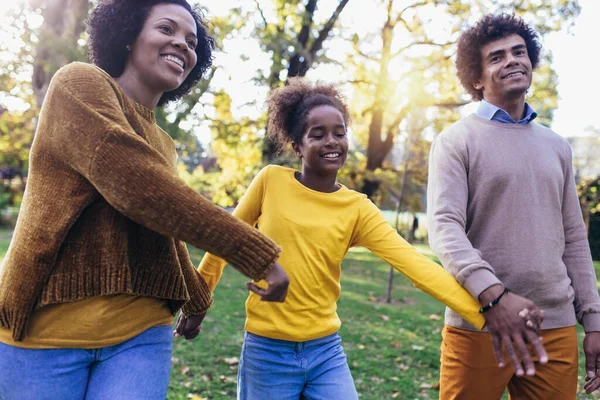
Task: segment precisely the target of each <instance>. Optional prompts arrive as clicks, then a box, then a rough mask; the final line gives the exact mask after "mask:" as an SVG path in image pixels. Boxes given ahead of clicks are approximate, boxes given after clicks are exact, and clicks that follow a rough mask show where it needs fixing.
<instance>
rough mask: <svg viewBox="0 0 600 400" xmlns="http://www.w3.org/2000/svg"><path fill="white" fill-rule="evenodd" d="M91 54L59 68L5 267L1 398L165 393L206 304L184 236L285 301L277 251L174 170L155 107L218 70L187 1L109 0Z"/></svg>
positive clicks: (0, 311) (96, 15)
mask: <svg viewBox="0 0 600 400" xmlns="http://www.w3.org/2000/svg"><path fill="white" fill-rule="evenodd" d="M89 32H90V40H89V48H90V52H91V56H92V60H93V61H94V63H95V64H96V65H90V64H83V63H73V64H70V65H68V66H66V67H64V68H62V69H61V70H59V71H58V72H57V73H56V75H55V76H54V78H53V80H52V83H51V85H50V88H49V90H48V94H47V96H46V99H45V101H44V106H43V107H42V111H41V114H40V119H39V124H38V128H37V133H36V137H35V141H34V143H33V147H32V149H31V163H30V169H29V180H28V182H27V190H26V192H25V197H24V199H23V205H22V208H21V212H20V214H19V220H18V223H17V227H16V229H15V233H14V236H13V239H12V242H11V244H10V248H9V250H8V253H7V255H6V258H5V260H4V264H3V265H2V267H1V268H0V371H2V372H1V373H0V398H1V399H5V400H13V399H76V400H77V399H148V400H155V399H156V400H158V399H164V398H165V396H166V392H167V388H168V382H169V371H170V367H171V346H172V340H173V333H172V323H173V314H174V313H176V312H177V311H178V310H180V309H181V310H182V312H183V314H184V316H182V317H180V320H179V323H178V325H177V334H178V335H181V336H184V337H185V338H186V339H192V338H194V337H195V336H196V335H198V331H199V327H200V322H201V321H202V318H203V316H204V313H205V312H206V310H207V309H208V307H209V306H210V303H211V295H210V291H209V290H208V287H207V286H206V284H205V283H204V281H203V280H202V278H201V277H200V275H199V274H198V272H197V271H196V269H195V268H194V265H193V264H192V263H191V261H190V258H189V256H188V253H187V250H186V247H185V243H183V242H184V241H185V242H188V243H190V244H192V245H194V246H197V247H200V248H203V249H205V250H209V251H213V252H215V253H216V254H219V255H220V256H222V257H224V258H225V259H227V260H228V261H229V262H230V263H232V265H233V266H234V267H235V268H237V269H238V270H239V271H241V272H243V273H244V274H246V275H247V276H249V277H251V278H253V279H262V278H264V277H266V279H267V281H270V282H271V283H272V285H270V290H269V293H267V294H266V296H264V298H265V300H275V301H282V300H283V299H284V298H285V293H286V290H287V277H286V276H285V273H284V272H283V270H282V269H281V268H280V267H279V266H278V264H277V262H276V260H277V257H278V255H279V247H278V246H277V245H276V244H275V243H273V241H271V240H270V239H269V238H267V237H266V236H264V235H262V234H260V233H259V232H258V231H256V229H252V228H251V227H249V226H248V225H246V224H244V223H242V222H240V221H239V220H237V219H235V218H233V217H231V216H230V215H229V214H228V213H227V212H225V211H223V210H221V209H219V208H218V207H215V206H214V205H213V204H211V203H210V202H209V201H207V200H206V199H204V198H203V197H202V196H200V195H199V194H198V193H196V192H195V191H193V190H192V189H190V188H188V187H187V186H186V185H185V183H184V182H183V181H181V180H180V179H178V178H177V175H176V169H175V160H176V152H175V144H174V143H173V140H172V139H171V138H169V136H168V135H167V134H166V133H165V132H164V131H162V130H161V129H160V128H159V127H158V126H157V125H156V122H155V118H154V111H153V110H154V109H155V108H156V107H157V106H161V105H163V104H165V103H167V102H169V101H172V100H176V99H178V98H180V97H181V96H182V95H183V94H185V93H186V92H187V91H189V90H190V89H191V88H192V87H193V86H194V85H195V84H196V83H197V82H198V81H199V79H200V78H201V77H202V74H203V72H204V71H205V70H206V69H207V68H209V67H210V65H211V60H212V56H211V53H212V49H213V42H212V39H211V38H210V36H208V35H207V32H206V29H205V25H204V22H203V20H202V19H201V18H200V15H199V14H197V13H196V12H195V11H194V10H193V9H192V8H191V7H190V5H189V4H188V3H187V2H186V1H185V0H138V1H133V0H131V1H120V0H119V1H103V2H100V3H99V5H98V7H97V8H96V9H95V10H94V11H93V13H92V16H91V19H90V21H89Z"/></svg>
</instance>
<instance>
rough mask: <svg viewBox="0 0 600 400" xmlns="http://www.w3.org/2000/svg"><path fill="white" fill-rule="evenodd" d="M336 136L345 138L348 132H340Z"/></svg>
mask: <svg viewBox="0 0 600 400" xmlns="http://www.w3.org/2000/svg"><path fill="white" fill-rule="evenodd" d="M336 136H339V137H344V136H346V132H338V133H336Z"/></svg>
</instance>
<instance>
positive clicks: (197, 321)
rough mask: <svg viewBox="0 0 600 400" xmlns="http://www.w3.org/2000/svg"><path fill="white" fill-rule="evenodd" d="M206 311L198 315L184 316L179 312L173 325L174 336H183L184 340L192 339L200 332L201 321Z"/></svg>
mask: <svg viewBox="0 0 600 400" xmlns="http://www.w3.org/2000/svg"><path fill="white" fill-rule="evenodd" d="M205 316H206V313H202V314H200V315H190V316H189V317H186V316H185V315H183V313H179V318H177V325H176V326H175V330H174V331H173V335H174V336H175V337H180V336H183V337H185V339H186V340H192V339H194V338H195V337H196V336H198V334H199V333H200V329H201V328H202V321H203V320H204V317H205Z"/></svg>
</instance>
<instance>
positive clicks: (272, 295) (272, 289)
mask: <svg viewBox="0 0 600 400" xmlns="http://www.w3.org/2000/svg"><path fill="white" fill-rule="evenodd" d="M265 282H267V284H268V285H269V286H268V287H267V288H266V289H263V288H261V287H259V286H257V285H256V284H255V283H254V282H248V283H247V284H246V286H247V287H248V290H250V291H251V292H254V293H256V294H257V295H259V296H260V299H261V300H262V301H274V302H278V303H283V302H284V301H285V298H286V296H287V292H288V286H289V285H290V278H289V277H288V276H287V274H286V273H285V271H284V270H283V268H282V267H281V265H279V263H278V262H275V264H274V265H273V267H272V268H271V269H270V270H269V273H268V275H267V276H266V277H265Z"/></svg>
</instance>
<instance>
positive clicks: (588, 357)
mask: <svg viewBox="0 0 600 400" xmlns="http://www.w3.org/2000/svg"><path fill="white" fill-rule="evenodd" d="M583 351H584V352H585V370H586V376H585V385H584V386H583V388H584V389H585V392H586V393H588V394H589V393H592V392H593V391H594V390H596V389H598V388H600V332H588V333H587V334H586V335H585V339H583Z"/></svg>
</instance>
